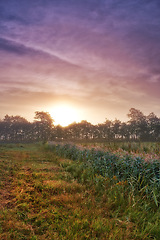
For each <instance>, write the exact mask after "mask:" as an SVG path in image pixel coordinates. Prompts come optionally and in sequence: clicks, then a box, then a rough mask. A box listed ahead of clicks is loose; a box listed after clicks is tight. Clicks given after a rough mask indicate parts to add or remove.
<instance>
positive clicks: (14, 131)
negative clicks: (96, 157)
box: [0, 108, 160, 142]
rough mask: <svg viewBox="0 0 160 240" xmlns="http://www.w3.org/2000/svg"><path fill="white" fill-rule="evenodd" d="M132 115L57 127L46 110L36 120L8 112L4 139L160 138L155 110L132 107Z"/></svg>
mask: <svg viewBox="0 0 160 240" xmlns="http://www.w3.org/2000/svg"><path fill="white" fill-rule="evenodd" d="M128 117H129V121H128V122H121V121H119V120H117V119H116V120H114V121H110V120H107V119H106V121H105V122H104V123H101V124H97V125H92V124H91V123H89V122H87V121H81V122H80V123H73V124H70V125H69V126H67V127H61V126H60V125H58V126H54V125H53V119H52V118H51V116H50V115H49V113H46V112H38V111H37V112H36V113H35V121H34V122H33V123H30V122H28V121H27V120H26V119H24V118H23V117H20V116H8V115H6V116H5V117H4V119H3V120H2V121H0V142H37V141H43V142H46V141H47V140H60V141H62V140H64V141H70V140H71V141H84V140H86V141H96V142H97V141H100V142H102V141H105V142H106V141H109V142H110V141H157V142H158V141H160V118H158V117H157V116H156V115H155V114H154V113H150V114H149V115H148V116H145V115H144V114H143V113H142V112H141V111H140V110H137V109H135V108H131V109H130V110H129V113H128Z"/></svg>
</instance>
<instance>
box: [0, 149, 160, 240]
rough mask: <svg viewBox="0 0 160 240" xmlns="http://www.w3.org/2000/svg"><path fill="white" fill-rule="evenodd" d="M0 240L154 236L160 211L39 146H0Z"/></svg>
mask: <svg viewBox="0 0 160 240" xmlns="http://www.w3.org/2000/svg"><path fill="white" fill-rule="evenodd" d="M102 185H103V187H102ZM0 239H2V240H5V239H7V240H8V239H32V240H36V239H37V240H38V239H69V240H71V239H73V240H76V239H107V240H109V239H110V240H114V239H117V240H118V239H119V240H120V239H124V240H126V239H128V240H129V239H157V240H158V239H160V211H159V207H157V206H156V205H155V206H154V207H153V206H151V205H150V203H149V202H147V201H145V196H144V195H143V196H139V197H138V196H132V194H131V193H128V192H127V183H126V182H121V184H117V181H116V177H113V178H112V179H104V178H102V177H101V176H95V178H92V179H90V174H89V172H84V170H83V169H81V165H78V163H75V162H73V161H71V160H67V159H62V158H60V157H57V156H56V155H55V153H54V152H53V151H50V150H49V149H48V150H47V149H44V147H42V146H40V145H2V146H1V147H0Z"/></svg>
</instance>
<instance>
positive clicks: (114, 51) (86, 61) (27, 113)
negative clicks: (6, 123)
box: [0, 0, 160, 124]
mask: <svg viewBox="0 0 160 240" xmlns="http://www.w3.org/2000/svg"><path fill="white" fill-rule="evenodd" d="M132 107H134V108H136V109H139V110H141V111H142V112H143V113H144V114H145V115H148V114H149V113H150V112H154V113H155V114H156V115H157V116H160V1H159V0H152V1H151V0H134V1H133V0H34V1H33V0H0V119H3V117H4V116H5V115H6V114H8V115H20V116H22V117H25V118H27V119H28V120H29V121H32V120H33V119H34V116H35V111H46V112H49V113H51V115H52V117H53V118H54V119H55V118H56V114H57V115H58V112H56V111H57V110H56V109H57V108H59V110H61V112H63V110H64V114H62V115H61V118H65V117H67V109H72V110H73V111H68V115H70V116H71V115H74V116H72V119H71V120H73V121H81V120H87V121H89V122H91V123H93V124H97V123H102V122H104V121H105V119H106V118H107V119H111V120H114V119H115V118H117V119H120V120H122V121H127V120H128V118H127V113H128V112H129V109H130V108H132ZM57 124H58V122H57Z"/></svg>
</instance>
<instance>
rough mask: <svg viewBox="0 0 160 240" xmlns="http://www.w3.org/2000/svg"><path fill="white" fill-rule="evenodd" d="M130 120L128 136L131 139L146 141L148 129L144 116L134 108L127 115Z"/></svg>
mask: <svg viewBox="0 0 160 240" xmlns="http://www.w3.org/2000/svg"><path fill="white" fill-rule="evenodd" d="M127 115H128V117H129V118H130V120H129V121H128V123H129V126H130V134H131V136H132V138H135V139H139V140H146V139H147V138H148V128H147V120H146V116H145V115H144V114H143V113H142V112H141V111H140V110H137V109H135V108H131V109H130V110H129V113H128V114H127Z"/></svg>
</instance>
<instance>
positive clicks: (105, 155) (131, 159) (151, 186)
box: [49, 144, 160, 206]
mask: <svg viewBox="0 0 160 240" xmlns="http://www.w3.org/2000/svg"><path fill="white" fill-rule="evenodd" d="M49 147H50V148H51V149H52V150H53V151H54V152H55V153H56V155H58V156H60V157H64V158H67V159H71V160H74V161H78V162H80V163H81V164H82V165H83V167H84V168H86V169H87V168H88V169H90V171H91V172H92V174H93V175H97V174H98V175H101V176H102V177H104V178H110V179H113V178H115V179H116V181H117V183H120V182H125V181H126V182H127V183H128V184H129V186H130V188H132V190H133V189H134V192H135V193H137V192H142V191H143V192H144V193H145V194H147V196H148V197H149V198H150V197H152V199H154V202H155V204H156V206H158V205H159V203H160V162H159V161H158V160H156V159H154V160H152V161H145V160H144V159H143V158H142V157H139V156H138V157H137V156H133V155H130V154H126V155H118V154H115V153H112V152H105V151H101V150H96V149H94V148H93V149H91V150H89V149H80V148H78V147H76V146H75V145H71V144H64V145H61V144H53V145H52V146H49Z"/></svg>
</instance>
